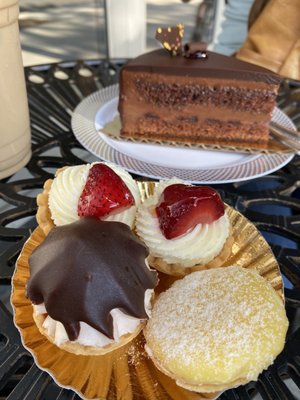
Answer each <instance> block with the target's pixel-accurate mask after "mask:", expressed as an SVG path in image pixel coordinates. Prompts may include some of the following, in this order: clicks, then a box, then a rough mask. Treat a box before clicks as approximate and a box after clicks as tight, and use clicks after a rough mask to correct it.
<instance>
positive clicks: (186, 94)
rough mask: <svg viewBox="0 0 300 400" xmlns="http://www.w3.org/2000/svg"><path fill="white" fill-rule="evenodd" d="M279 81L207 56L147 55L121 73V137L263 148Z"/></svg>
mask: <svg viewBox="0 0 300 400" xmlns="http://www.w3.org/2000/svg"><path fill="white" fill-rule="evenodd" d="M280 81H281V78H280V77H279V76H278V75H277V74H275V73H273V72H271V71H269V70H267V69H265V68H262V67H258V66H256V65H253V64H250V63H246V62H243V61H240V60H237V59H235V58H234V57H228V56H224V55H221V54H217V53H213V52H209V51H207V52H206V54H205V58H193V57H184V56H183V55H179V56H175V57H171V56H170V55H169V54H168V52H166V51H165V50H164V49H159V50H154V51H151V52H149V53H147V54H143V55H141V56H139V57H137V58H135V59H133V60H131V61H129V62H128V63H127V64H126V65H125V66H123V67H122V69H121V73H120V97H119V112H120V117H121V123H122V130H121V136H123V137H127V138H128V137H130V138H139V139H154V140H161V141H176V142H185V143H192V144H195V143H196V144H197V143H204V144H205V143H207V144H220V145H230V146H245V147H251V146H253V145H255V146H257V147H260V146H261V147H264V146H265V145H266V144H267V143H268V139H269V129H268V123H269V122H270V120H271V114H272V110H273V109H274V106H275V104H276V96H277V91H278V87H279V84H280Z"/></svg>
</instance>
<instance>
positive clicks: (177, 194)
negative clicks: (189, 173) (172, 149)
mask: <svg viewBox="0 0 300 400" xmlns="http://www.w3.org/2000/svg"><path fill="white" fill-rule="evenodd" d="M156 213H157V216H158V219H159V225H160V229H161V231H162V233H163V234H164V236H165V237H166V238H167V239H174V238H176V237H178V236H181V235H184V234H185V233H187V232H188V231H189V230H190V229H192V228H194V227H195V226H196V225H198V224H209V223H211V222H213V221H216V220H217V219H219V218H220V217H221V216H222V215H224V203H223V201H222V199H221V197H220V195H219V194H218V193H217V192H216V191H215V190H214V189H213V188H210V187H208V186H202V187H201V186H188V185H183V184H175V185H170V186H167V187H166V188H165V190H164V191H163V193H162V195H161V198H160V202H159V204H158V206H157V207H156Z"/></svg>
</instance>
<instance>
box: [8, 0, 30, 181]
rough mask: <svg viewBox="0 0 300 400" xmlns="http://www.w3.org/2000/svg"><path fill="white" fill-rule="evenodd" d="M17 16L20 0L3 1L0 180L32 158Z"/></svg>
mask: <svg viewBox="0 0 300 400" xmlns="http://www.w3.org/2000/svg"><path fill="white" fill-rule="evenodd" d="M18 15H19V4H18V0H1V1H0V179H2V178H6V177H8V176H10V175H12V174H14V173H15V172H16V171H18V170H19V169H21V168H22V167H23V166H24V165H26V164H27V162H28V161H29V160H30V157H31V135H30V124H29V112H28V101H27V94H26V86H25V77H24V69H23V63H22V54H21V46H20V39H19V27H18Z"/></svg>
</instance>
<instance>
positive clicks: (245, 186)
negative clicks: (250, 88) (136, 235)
mask: <svg viewBox="0 0 300 400" xmlns="http://www.w3.org/2000/svg"><path fill="white" fill-rule="evenodd" d="M123 62H124V60H115V61H114V62H113V63H112V62H106V61H99V60H97V61H85V62H83V61H82V62H70V63H61V64H50V65H43V66H37V67H29V68H26V69H25V74H26V82H27V90H28V99H29V106H30V117H31V130H32V150H33V155H32V158H31V160H30V162H29V163H28V165H27V166H26V168H23V169H22V170H21V171H20V172H18V173H16V174H15V175H14V176H12V177H10V178H7V179H4V180H2V181H0V251H1V256H0V350H1V351H0V400H1V399H9V400H17V399H18V400H25V399H30V400H31V399H45V400H47V399H49V400H54V399H60V400H66V399H77V398H79V397H78V395H76V394H75V393H73V392H72V391H70V390H66V389H62V388H60V387H58V386H57V385H56V384H55V383H54V381H53V380H52V378H51V377H50V376H49V375H48V374H47V373H46V372H43V371H41V370H39V369H38V368H37V367H36V365H35V364H34V362H33V359H32V357H31V355H30V354H29V353H28V352H27V351H26V350H25V349H24V348H23V346H22V344H21V340H20V336H19V333H18V331H17V329H16V328H15V326H14V324H13V318H12V312H11V308H10V304H9V294H10V283H11V277H12V274H13V272H14V265H15V261H16V259H17V257H18V255H19V253H20V250H21V248H22V246H23V244H24V242H25V241H26V239H27V238H28V237H29V235H30V233H31V232H32V230H33V229H34V228H35V227H36V221H35V213H36V209H37V207H36V202H35V197H36V194H37V193H38V192H40V191H41V189H42V185H43V183H44V181H45V180H46V179H47V178H50V177H53V173H54V171H55V170H56V169H57V168H58V167H61V166H64V165H75V164H82V163H83V162H90V161H93V160H95V157H93V156H92V155H91V154H90V153H89V152H87V151H86V150H85V149H83V148H82V146H81V145H80V144H79V143H78V142H77V140H76V138H75V137H74V135H73V133H72V130H71V126H70V121H71V115H72V110H73V109H74V108H75V107H76V105H77V104H78V103H79V102H80V101H81V100H82V99H83V98H84V97H85V96H87V95H89V94H90V93H92V92H93V91H95V90H97V89H100V88H102V87H105V86H107V85H110V84H113V83H116V82H117V81H118V72H119V69H120V67H121V65H122V64H123ZM278 105H279V107H280V108H281V109H282V110H283V111H284V112H285V113H286V114H288V115H289V117H290V118H291V119H292V120H293V121H294V123H295V124H296V125H297V126H298V128H299V127H300V83H299V82H289V81H285V82H284V84H283V85H282V88H281V91H280V94H279V96H278ZM0 123H1V121H0ZM134 177H135V178H137V179H139V177H138V176H137V175H135V176H134ZM142 179H143V180H145V178H142ZM214 186H215V187H216V188H217V189H218V190H219V191H220V193H221V195H222V197H223V199H224V200H225V201H226V202H227V203H228V204H229V205H231V206H233V207H235V208H236V209H237V210H239V211H241V212H242V213H243V214H244V215H245V216H246V217H247V218H249V219H250V220H251V221H252V222H253V223H254V224H255V225H256V226H257V228H258V229H259V230H260V232H261V233H262V235H263V236H264V237H265V238H266V239H267V241H268V243H269V244H270V246H271V247H272V249H273V252H274V254H275V256H276V258H277V260H278V262H279V265H280V268H281V271H282V274H283V278H284V284H285V296H286V310H287V314H288V317H289V321H290V327H289V331H288V336H287V343H286V346H285V349H284V351H283V352H282V354H281V355H280V356H279V357H278V358H277V360H276V362H275V363H274V365H272V366H271V367H270V368H269V369H268V370H267V371H265V372H264V373H263V374H261V376H260V377H259V380H258V382H256V383H252V382H251V383H249V384H248V385H246V386H241V387H239V388H237V389H235V390H229V391H227V392H225V393H224V394H222V395H221V397H220V398H221V399H230V400H239V399H240V400H244V399H245V400H246V399H247V400H250V399H268V400H282V399H300V157H299V156H295V157H294V159H293V160H292V161H291V162H290V163H289V164H288V165H286V166H285V167H284V168H282V169H280V170H279V171H277V172H275V173H272V174H270V175H268V176H266V177H262V178H257V179H253V180H250V181H246V182H241V183H234V184H223V185H214Z"/></svg>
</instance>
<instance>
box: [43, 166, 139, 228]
mask: <svg viewBox="0 0 300 400" xmlns="http://www.w3.org/2000/svg"><path fill="white" fill-rule="evenodd" d="M94 164H97V163H92V164H84V165H76V166H71V167H67V168H65V169H64V170H63V171H61V172H60V173H59V174H58V175H57V176H56V177H55V178H54V180H53V182H52V185H51V189H50V192H49V209H50V211H51V217H52V219H53V221H54V224H55V225H56V226H60V225H65V224H69V223H71V222H75V221H77V220H78V219H79V217H78V214H77V206H78V200H79V197H80V195H81V193H82V190H83V188H84V186H85V183H86V181H87V177H88V173H89V169H90V168H91V167H92V166H93V165H94ZM103 164H106V165H108V166H109V167H110V168H111V169H112V170H113V171H114V172H115V173H116V174H117V175H119V176H120V178H121V179H122V180H123V181H124V183H125V184H126V186H127V187H128V189H129V190H130V192H131V194H132V196H133V197H134V200H135V205H133V206H131V207H130V208H127V209H126V210H124V211H120V212H117V213H114V214H111V215H108V216H106V217H104V218H103V220H107V221H118V222H123V223H124V224H127V225H129V226H130V227H131V228H133V226H134V222H135V214H136V209H137V206H138V205H139V204H140V202H141V199H140V193H139V189H138V186H137V183H136V182H135V181H134V179H133V178H132V177H131V175H130V174H129V173H128V172H127V171H125V170H123V169H122V168H120V167H118V166H117V165H115V164H111V163H103Z"/></svg>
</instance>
